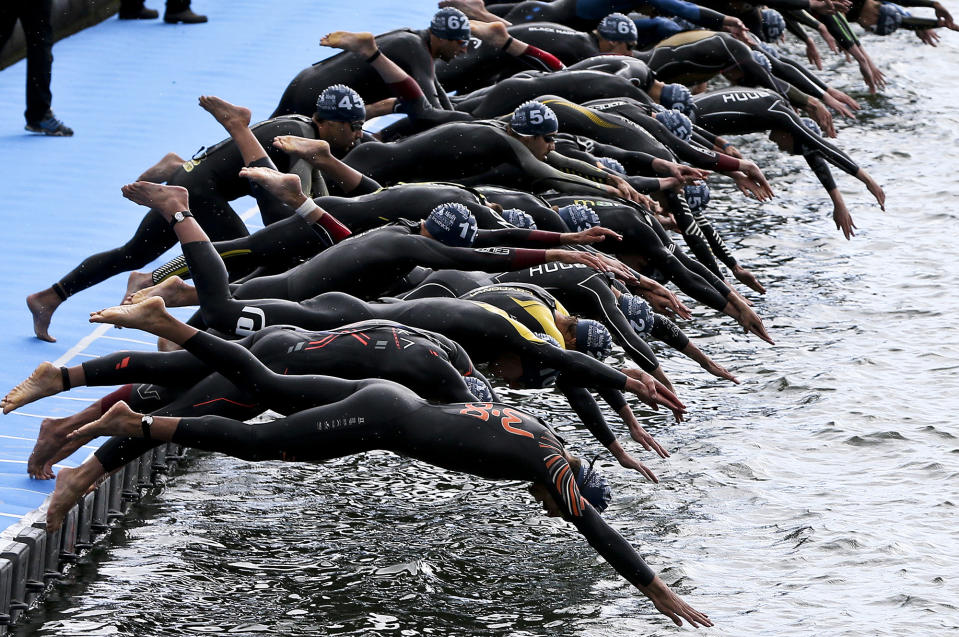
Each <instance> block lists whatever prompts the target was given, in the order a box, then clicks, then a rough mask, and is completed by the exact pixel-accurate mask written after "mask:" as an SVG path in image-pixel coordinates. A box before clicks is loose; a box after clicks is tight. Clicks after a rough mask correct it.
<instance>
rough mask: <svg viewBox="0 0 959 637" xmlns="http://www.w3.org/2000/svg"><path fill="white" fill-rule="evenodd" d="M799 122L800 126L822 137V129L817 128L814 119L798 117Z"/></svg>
mask: <svg viewBox="0 0 959 637" xmlns="http://www.w3.org/2000/svg"><path fill="white" fill-rule="evenodd" d="M799 121H800V122H802V125H803V126H805V127H806V128H808V129H809V130H811V131H812V132H814V133H816V134H817V135H819V136H820V137H822V129H821V128H819V124H817V123H816V121H815V120H814V119H811V118H809V117H800V118H799Z"/></svg>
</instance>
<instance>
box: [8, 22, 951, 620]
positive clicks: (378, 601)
mask: <svg viewBox="0 0 959 637" xmlns="http://www.w3.org/2000/svg"><path fill="white" fill-rule="evenodd" d="M943 38H944V40H945V42H944V43H943V45H942V46H941V47H940V48H938V49H932V48H929V47H921V46H920V45H919V42H918V40H916V39H915V38H914V37H913V36H912V35H910V34H908V33H900V34H896V35H895V36H893V37H889V38H885V39H879V38H876V37H867V39H866V42H867V44H868V47H869V50H870V51H872V52H873V55H874V57H875V58H876V59H877V61H878V63H879V64H880V66H881V67H883V68H884V69H886V70H887V74H888V76H889V78H890V84H891V85H890V87H889V89H887V90H886V91H885V92H884V94H883V95H882V96H881V97H868V96H867V95H865V94H864V92H863V89H862V87H861V83H860V81H859V80H858V74H857V73H856V69H855V67H854V66H851V65H846V64H840V62H839V61H838V60H839V58H835V57H834V58H830V61H829V62H828V63H829V65H831V68H830V69H828V70H827V73H826V76H827V77H828V80H829V81H830V82H832V83H834V84H835V85H837V86H838V87H840V88H843V89H845V90H847V91H848V92H850V93H851V94H853V95H854V96H855V97H857V98H860V99H862V101H863V105H864V113H863V115H862V116H860V118H859V121H858V122H857V123H855V124H854V125H847V124H845V123H842V122H840V123H839V128H840V135H839V139H838V143H839V144H840V145H841V146H842V147H843V148H844V149H845V150H847V151H848V152H850V154H852V156H853V157H854V158H856V159H857V160H858V161H859V162H860V163H861V164H862V165H863V166H865V167H866V168H867V169H868V170H869V171H870V172H871V173H872V174H873V175H875V176H876V178H877V179H878V181H880V182H881V183H882V184H883V185H884V186H885V188H886V192H887V193H888V202H887V209H888V212H886V213H882V212H880V211H879V209H878V207H876V206H875V205H873V204H872V203H871V201H870V198H869V195H868V193H866V191H865V189H864V188H863V187H861V184H860V183H859V182H858V181H855V180H854V179H852V178H851V177H848V176H846V175H844V174H843V175H838V176H837V181H838V182H839V184H840V187H841V188H842V191H843V193H844V195H845V196H846V199H847V202H848V204H849V207H850V210H851V211H852V214H853V217H854V218H855V220H856V221H857V223H858V226H859V231H858V236H857V237H855V238H854V239H853V241H851V242H846V241H845V240H843V239H842V236H841V235H840V234H839V233H838V231H836V230H835V228H834V227H833V226H832V223H831V219H830V214H829V213H830V210H831V208H830V207H829V205H828V199H827V197H826V195H825V193H824V192H823V190H822V188H821V187H820V186H819V184H818V182H816V180H815V178H814V177H813V175H812V174H811V173H810V172H809V171H808V169H806V168H805V164H804V162H802V160H801V159H796V158H788V159H784V158H783V157H782V156H780V155H778V154H777V153H775V152H774V151H773V148H772V145H771V143H769V142H768V141H766V140H765V139H762V138H759V137H755V138H750V140H749V141H748V142H746V143H744V144H743V148H744V150H745V151H746V152H747V154H748V156H750V157H752V158H753V159H755V160H757V161H758V162H759V163H760V165H761V166H763V167H764V168H765V169H766V170H767V174H768V175H769V176H770V178H771V180H772V182H773V185H774V186H775V187H776V189H777V193H778V195H779V196H778V197H777V198H776V199H775V200H774V201H773V202H771V203H767V204H763V205H759V204H755V203H751V202H748V201H746V200H744V199H743V198H742V197H741V196H739V195H738V194H733V193H732V192H731V190H730V189H729V188H728V187H725V186H724V187H723V190H722V191H721V192H720V191H719V189H714V197H715V199H716V203H715V205H714V206H713V210H714V212H713V215H714V217H713V218H714V219H716V220H717V222H718V224H719V225H720V226H721V227H722V228H723V230H724V235H725V237H726V238H727V240H728V241H729V242H730V243H731V244H732V245H733V246H734V248H735V251H736V254H737V256H738V257H739V259H740V261H741V262H743V263H744V264H746V265H747V267H749V268H751V269H752V270H753V271H754V272H756V273H757V275H759V277H760V278H761V280H762V281H763V282H764V283H765V284H766V286H767V287H768V289H769V291H768V294H767V295H766V296H765V297H758V296H757V295H754V294H753V295H751V298H752V299H753V300H754V302H755V304H756V307H757V309H758V310H759V312H760V314H761V315H762V316H763V317H765V318H766V322H767V326H768V327H769V328H770V332H771V333H772V335H773V337H774V338H775V340H776V342H777V344H776V346H773V347H771V346H768V345H765V344H763V343H761V342H759V341H757V340H756V339H753V338H746V337H744V336H743V335H742V334H740V333H738V332H737V331H736V330H735V329H733V327H732V325H731V323H730V321H727V320H721V319H719V318H717V317H716V316H714V315H713V314H712V313H711V312H710V311H704V310H701V309H700V310H698V311H696V312H695V314H696V317H695V319H694V320H693V321H691V322H687V323H686V324H685V325H684V329H686V331H687V332H688V333H689V334H690V335H691V336H694V337H695V340H696V342H697V343H698V344H699V346H700V347H701V348H703V349H704V350H706V351H707V352H709V353H710V354H711V355H713V356H714V357H715V358H716V359H717V360H718V361H720V362H721V363H723V364H725V365H727V366H728V367H729V368H730V369H732V370H733V371H734V372H735V373H736V374H737V375H738V376H739V378H740V379H741V380H742V381H743V384H742V385H740V386H738V387H732V386H730V385H728V384H725V383H720V382H716V381H714V380H713V379H712V378H711V377H709V376H707V375H706V374H705V373H704V372H702V371H701V370H699V369H698V368H697V367H695V366H694V365H692V364H691V363H689V362H687V361H685V360H680V359H679V358H678V357H677V356H675V355H673V354H672V353H668V352H663V359H664V366H665V368H666V370H667V372H668V373H669V374H670V375H671V376H672V378H673V379H674V380H675V381H677V384H678V387H679V390H680V393H681V396H682V397H683V398H684V399H685V401H686V402H687V404H688V405H689V407H690V418H689V421H688V422H686V423H683V424H679V425H677V424H674V423H671V422H670V421H668V420H667V419H666V418H665V417H664V416H662V415H652V414H650V413H649V412H647V411H642V412H641V413H643V414H645V417H644V419H643V420H644V424H645V425H646V426H647V428H648V429H650V430H651V431H654V432H655V434H656V435H657V437H658V439H659V440H660V441H661V442H663V443H664V444H665V445H666V446H667V447H668V448H669V449H671V450H672V452H673V455H672V458H671V459H669V460H668V461H663V460H659V459H657V458H655V457H652V456H651V455H649V454H642V453H641V451H642V450H641V449H640V448H639V447H638V446H637V445H635V444H634V443H631V442H628V441H626V439H625V438H624V444H626V445H627V446H628V448H629V449H631V450H632V451H633V452H635V453H636V455H637V456H639V457H640V458H641V459H643V460H645V461H647V462H648V464H649V465H650V466H651V467H653V469H654V470H655V471H656V472H657V473H658V474H659V475H660V477H661V479H662V482H661V484H659V485H650V484H648V483H645V482H643V481H642V480H641V479H640V478H639V477H637V475H635V474H631V473H628V472H626V471H625V470H623V469H621V468H619V467H618V466H613V465H612V463H610V462H605V463H604V464H606V465H607V471H608V473H609V474H611V476H612V482H613V484H614V487H615V501H614V504H613V506H612V507H611V508H610V509H609V511H608V512H607V514H606V517H607V519H608V520H609V521H610V522H611V523H612V524H613V525H614V526H615V527H616V528H617V529H619V530H620V532H622V533H623V534H624V535H625V536H626V537H627V538H628V539H629V540H630V541H631V542H633V544H634V545H635V546H637V547H638V548H639V549H640V551H641V552H642V554H643V555H644V557H645V558H646V559H647V560H648V561H649V562H650V564H651V565H652V566H653V567H654V568H655V569H657V570H658V571H659V572H660V575H661V576H662V577H663V578H664V579H665V580H666V581H667V582H668V583H670V584H674V585H675V586H676V588H678V590H680V591H681V592H682V593H683V594H684V595H685V596H686V597H687V599H688V600H689V601H690V602H691V603H692V604H693V605H694V606H696V607H697V608H700V609H703V610H705V611H706V612H708V613H709V614H710V616H711V617H712V618H713V619H714V620H715V622H716V627H715V628H713V629H712V630H711V632H712V633H714V634H724V635H775V636H784V635H814V634H821V635H833V636H838V635H903V634H915V635H945V634H955V631H956V630H959V610H957V607H956V606H957V603H959V585H957V580H956V578H957V573H959V536H957V531H956V528H957V524H956V502H957V488H959V441H957V435H959V428H957V417H956V415H955V412H956V410H957V407H959V400H957V399H956V396H957V393H959V384H957V382H956V374H955V370H956V368H957V365H959V355H957V334H959V333H957V331H956V330H955V329H954V328H953V325H954V323H953V321H954V318H953V317H954V315H955V313H956V311H957V309H959V303H957V301H956V298H955V290H956V283H957V281H956V275H957V271H959V266H957V265H956V264H957V254H959V249H957V247H956V245H955V237H956V228H957V223H956V212H955V204H956V203H957V186H956V180H955V171H956V169H957V167H959V158H957V132H956V131H957V130H959V127H957V123H959V121H957V120H959V108H957V107H956V106H955V95H956V89H955V86H956V85H957V82H959V70H957V69H959V34H957V33H950V32H945V33H943ZM513 396H514V397H516V398H517V401H518V402H520V403H521V404H523V405H525V406H527V407H529V408H532V409H535V410H539V411H542V412H547V411H548V413H549V415H548V416H547V418H548V419H550V420H551V421H552V422H553V423H554V424H556V425H558V426H559V427H560V429H561V430H563V433H564V435H565V436H567V437H568V439H569V441H570V443H571V446H572V447H573V448H574V449H576V450H582V451H584V452H586V453H590V452H592V451H593V450H595V449H596V444H595V443H593V442H591V441H590V440H589V439H588V435H587V434H585V432H584V431H583V430H581V429H573V428H572V427H571V426H570V424H569V423H570V414H569V412H568V410H567V409H566V408H564V406H563V405H562V404H561V403H560V401H559V400H557V398H556V396H555V395H545V396H540V395H537V396H535V397H531V396H521V395H518V394H513ZM621 430H622V431H623V432H624V433H625V430H624V429H622V428H621ZM136 513H137V517H135V518H134V519H131V520H128V521H127V522H126V523H125V524H124V526H123V527H122V528H119V529H117V530H115V531H114V532H113V534H112V538H111V539H112V543H110V544H109V545H108V546H107V547H106V548H102V549H99V550H97V551H96V552H94V554H93V555H92V556H91V559H90V560H89V561H88V562H87V563H86V564H84V565H83V566H81V567H80V568H79V569H77V570H76V571H75V575H76V576H75V577H74V578H73V579H72V580H71V581H70V582H68V583H67V585H64V586H61V587H60V588H58V589H57V590H56V591H55V592H54V593H53V594H52V595H51V597H50V601H49V603H48V604H47V606H46V607H45V608H43V609H41V610H38V611H36V612H34V613H33V614H32V615H31V618H30V620H29V622H28V623H27V625H26V626H25V627H23V628H22V629H19V630H18V633H19V634H31V633H35V634H40V635H114V634H115V635H183V634H195V633H217V632H222V633H230V634H254V633H272V634H298V635H332V634H343V635H369V634H380V635H447V634H457V635H462V634H470V635H547V634H548V635H574V634H575V635H614V634H615V635H623V634H646V635H665V634H673V633H674V632H675V631H676V629H675V628H673V627H672V626H671V624H669V622H668V620H667V619H666V618H664V617H662V616H660V615H658V614H656V613H655V611H654V610H653V609H652V607H651V605H650V604H649V603H648V602H647V600H646V599H645V598H643V597H642V595H641V594H639V593H638V592H637V591H635V590H634V589H632V588H631V587H630V586H629V585H628V584H627V583H626V582H625V581H624V580H622V579H621V578H619V577H618V576H617V575H616V574H615V572H614V571H613V570H612V569H611V568H610V567H609V566H607V565H606V564H605V563H603V562H601V561H600V560H599V559H598V558H597V557H596V555H595V553H594V552H593V551H592V550H591V549H590V548H589V547H588V546H587V545H586V543H585V542H584V541H582V539H581V538H580V537H579V536H578V535H577V534H576V533H575V531H573V530H572V527H567V526H566V525H564V524H563V523H560V522H557V521H555V520H550V519H547V518H545V517H543V516H542V515H541V514H540V513H539V512H538V511H537V508H536V506H535V503H533V501H532V498H531V497H530V496H529V495H527V494H526V492H525V489H524V488H523V486H522V485H519V484H510V485H505V486H504V485H501V484H494V483H490V482H484V481H477V480H471V479H468V478H465V477H464V476H462V475H457V474H452V473H448V472H445V471H441V470H438V469H435V468H432V467H429V466H426V465H423V464H420V463H411V462H409V461H406V460H402V459H399V458H397V457H395V456H392V455H390V454H387V453H370V454H366V455H363V456H360V457H355V458H348V459H343V460H340V461H337V462H331V463H329V464H325V465H321V466H309V465H299V464H286V465H281V464H260V465H255V464H250V463H245V462H240V461H236V460H232V459H227V458H223V457H220V456H214V455H197V456H195V457H194V460H192V461H191V462H190V463H189V465H188V469H187V471H186V472H181V473H180V474H179V475H178V476H176V477H175V478H173V479H172V480H171V481H170V482H169V484H168V486H167V488H166V489H165V490H164V491H163V492H162V493H160V494H159V495H158V496H157V497H156V498H154V499H149V500H147V501H146V503H145V504H143V505H141V506H140V507H139V508H138V509H136Z"/></svg>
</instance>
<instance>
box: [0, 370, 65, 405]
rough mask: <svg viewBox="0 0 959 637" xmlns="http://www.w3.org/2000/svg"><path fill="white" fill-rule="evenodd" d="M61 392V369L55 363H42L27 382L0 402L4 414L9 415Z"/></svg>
mask: <svg viewBox="0 0 959 637" xmlns="http://www.w3.org/2000/svg"><path fill="white" fill-rule="evenodd" d="M61 391H63V377H62V376H61V375H60V369H59V368H57V367H55V366H54V365H53V363H40V365H38V366H37V368H36V369H35V370H33V373H32V374H30V376H29V377H28V378H27V379H26V380H25V381H23V382H22V383H20V384H19V385H17V386H16V387H14V388H13V389H11V390H10V391H9V393H7V395H6V396H4V397H3V400H0V406H2V407H3V413H5V414H9V413H10V412H11V411H13V410H14V409H17V408H18V407H22V406H24V405H26V404H27V403H32V402H33V401H35V400H40V399H41V398H44V397H46V396H52V395H53V394H56V393H57V392H61Z"/></svg>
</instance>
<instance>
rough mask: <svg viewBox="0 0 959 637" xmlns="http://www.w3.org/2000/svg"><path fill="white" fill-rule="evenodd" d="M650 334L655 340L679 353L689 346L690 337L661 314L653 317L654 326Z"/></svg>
mask: <svg viewBox="0 0 959 637" xmlns="http://www.w3.org/2000/svg"><path fill="white" fill-rule="evenodd" d="M649 333H650V335H651V336H652V337H653V338H657V339H659V340H661V341H662V342H664V343H666V344H667V345H669V346H670V347H672V348H673V349H675V350H676V351H678V352H681V351H683V350H684V349H686V346H687V345H689V337H688V336H686V334H684V333H683V331H682V330H681V329H679V327H678V326H677V325H676V324H675V323H673V322H672V321H670V320H669V319H668V318H666V317H665V316H662V315H661V314H654V315H653V326H652V328H651V329H650V330H649Z"/></svg>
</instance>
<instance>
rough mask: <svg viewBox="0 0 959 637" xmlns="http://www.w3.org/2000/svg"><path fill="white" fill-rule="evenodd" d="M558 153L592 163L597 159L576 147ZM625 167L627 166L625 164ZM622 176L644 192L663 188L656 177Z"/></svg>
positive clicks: (566, 148) (558, 150)
mask: <svg viewBox="0 0 959 637" xmlns="http://www.w3.org/2000/svg"><path fill="white" fill-rule="evenodd" d="M623 152H626V151H623ZM557 153H559V154H561V155H564V156H566V157H570V158H572V159H575V160H577V161H581V162H585V163H587V164H590V165H592V164H593V162H595V161H596V157H595V156H593V155H591V154H589V153H587V152H586V151H584V150H579V149H576V148H569V147H565V148H563V149H562V150H560V149H557ZM639 154H645V153H639ZM623 168H626V166H623ZM604 172H605V171H604ZM627 172H629V170H628V169H627ZM621 176H622V175H621ZM622 177H623V179H625V180H626V181H627V182H628V183H629V185H630V186H632V187H633V188H635V189H636V190H638V191H640V192H644V193H646V192H657V191H659V190H661V187H660V184H659V179H658V178H656V177H642V176H635V177H630V176H622Z"/></svg>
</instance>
